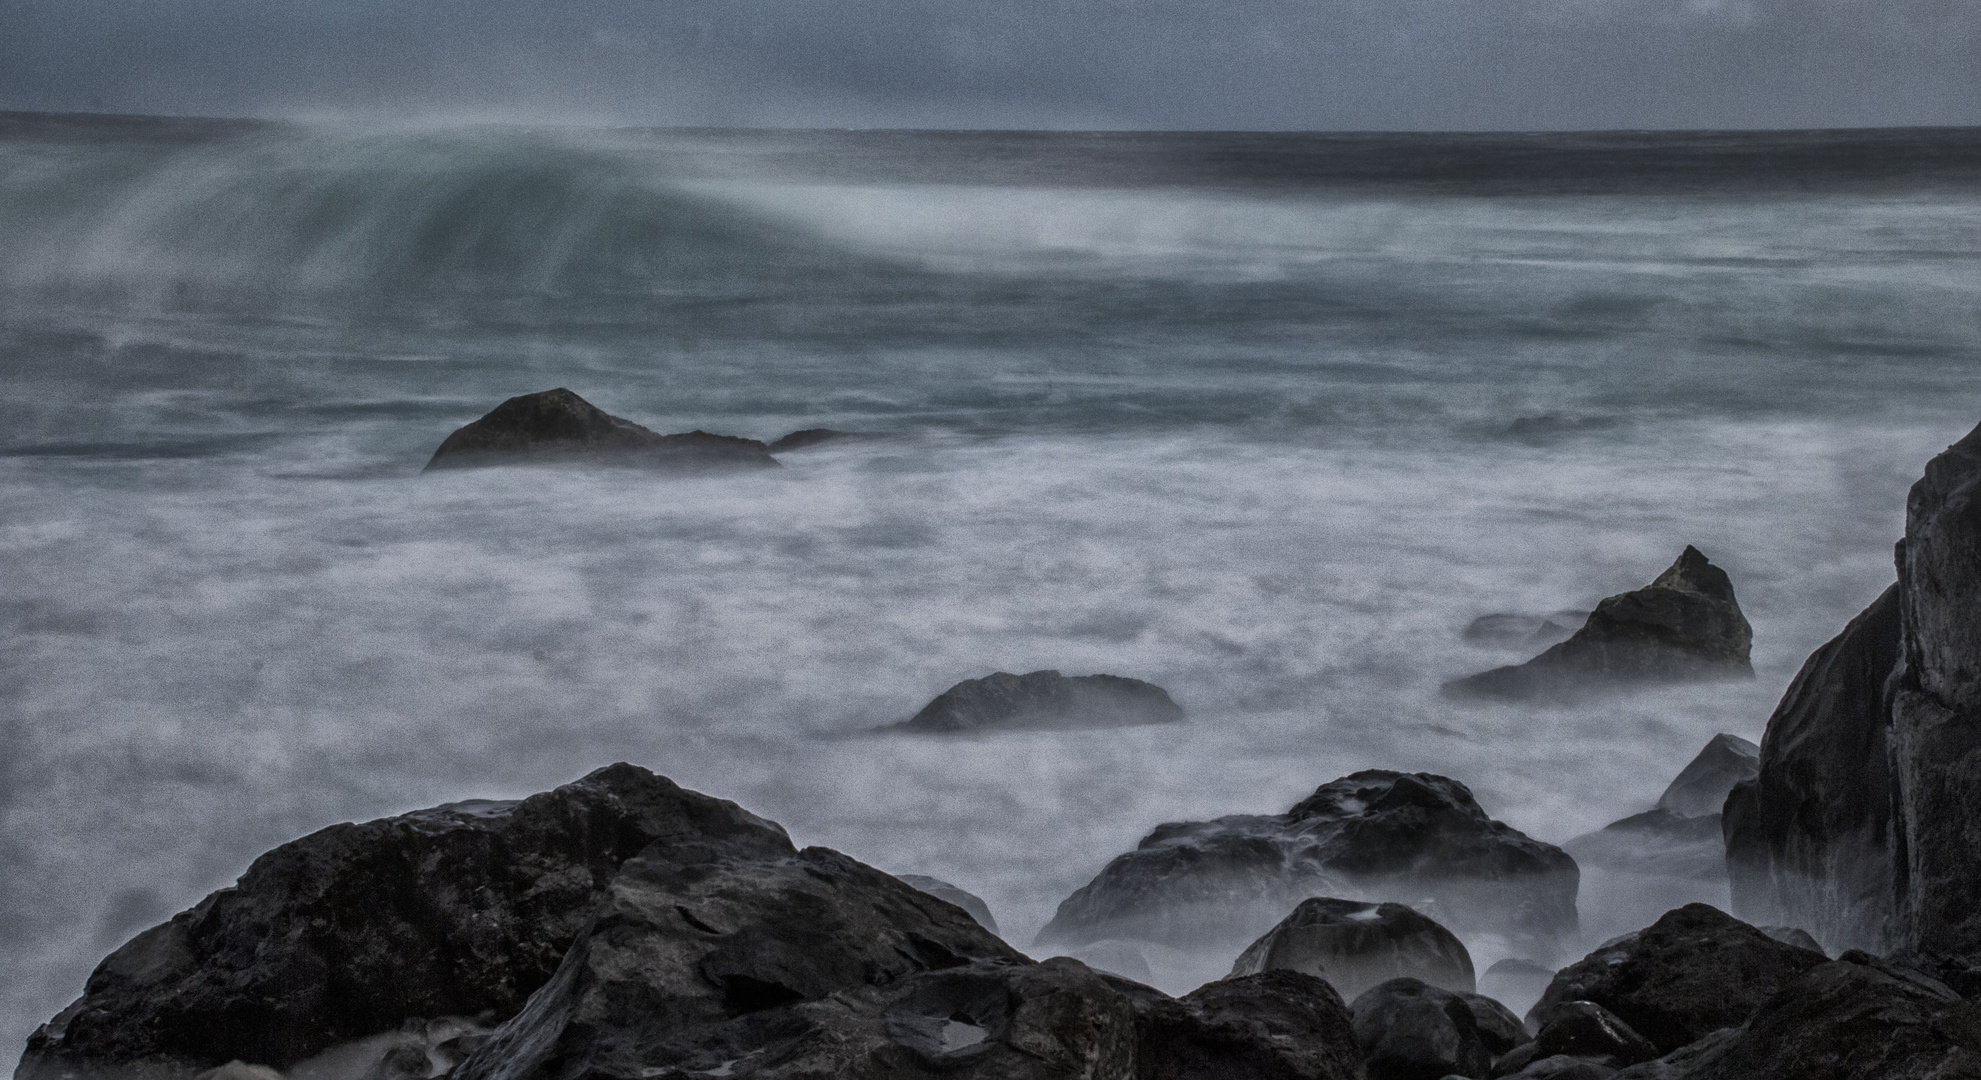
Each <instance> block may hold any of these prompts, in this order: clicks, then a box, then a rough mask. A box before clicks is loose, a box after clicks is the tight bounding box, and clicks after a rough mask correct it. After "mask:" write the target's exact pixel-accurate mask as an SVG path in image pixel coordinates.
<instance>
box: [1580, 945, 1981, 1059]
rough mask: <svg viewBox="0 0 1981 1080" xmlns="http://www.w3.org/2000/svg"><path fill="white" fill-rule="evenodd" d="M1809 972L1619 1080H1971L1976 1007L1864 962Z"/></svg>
mask: <svg viewBox="0 0 1981 1080" xmlns="http://www.w3.org/2000/svg"><path fill="white" fill-rule="evenodd" d="M1853 956H1854V959H1845V960H1840V961H1836V962H1832V963H1826V964H1821V965H1818V966H1816V967H1814V968H1811V969H1809V970H1808V971H1806V972H1804V973H1803V974H1802V975H1800V976H1798V977H1797V978H1796V979H1795V980H1794V981H1792V982H1791V983H1790V984H1788V985H1787V986H1786V987H1784V988H1783V992H1782V993H1780V994H1778V995H1776V996H1774V997H1773V998H1771V999H1770V1000H1768V1001H1767V1002H1765V1003H1764V1004H1763V1005H1762V1006H1761V1007H1760V1008H1759V1009H1757V1010H1756V1011H1755V1013H1754V1015H1753V1016H1752V1017H1751V1018H1750V1019H1749V1020H1747V1021H1746V1022H1745V1023H1744V1024H1742V1025H1740V1026H1739V1027H1737V1028H1735V1029H1733V1030H1731V1031H1726V1032H1721V1033H1719V1034H1717V1035H1713V1036H1710V1037H1708V1038H1705V1039H1702V1040H1700V1041H1699V1042H1698V1043H1695V1044H1694V1045H1692V1046H1688V1047H1686V1048H1684V1049H1681V1050H1679V1051H1677V1052H1675V1053H1671V1054H1668V1055H1666V1056H1665V1057H1663V1058H1660V1059H1658V1060H1657V1061H1653V1062H1649V1063H1646V1064H1643V1065H1638V1066H1635V1067H1633V1068H1630V1069H1626V1070H1624V1071H1623V1072H1621V1073H1618V1074H1617V1077H1618V1080H1858V1078H1870V1077H1876V1078H1877V1080H1929V1078H1930V1080H1955V1078H1960V1080H1973V1078H1975V1077H1981V1007H1977V1006H1976V1005H1975V1004H1974V1003H1972V1002H1967V1001H1962V1000H1961V999H1960V998H1959V997H1957V996H1955V995H1954V994H1953V993H1952V992H1951V991H1949V990H1947V989H1946V988H1945V987H1944V986H1939V985H1937V984H1934V983H1932V982H1931V981H1930V980H1926V979H1921V978H1919V977H1916V976H1910V975H1909V974H1908V973H1906V972H1903V971H1899V970H1897V969H1893V968H1891V967H1890V966H1888V965H1883V964H1879V963H1877V962H1875V961H1871V960H1870V958H1869V957H1867V956H1864V955H1863V954H1853Z"/></svg>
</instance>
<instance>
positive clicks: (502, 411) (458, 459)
mask: <svg viewBox="0 0 1981 1080" xmlns="http://www.w3.org/2000/svg"><path fill="white" fill-rule="evenodd" d="M548 464H600V465H622V466H635V467H646V468H662V469H723V468H776V467H777V459H776V458H773V457H771V456H770V453H769V448H768V447H766V446H765V445H764V444H763V443H761V442H758V441H757V440H755V439H740V438H736V437H734V436H730V435H713V434H710V433H709V432H706V431H690V432H685V433H683V434H679V435H662V434H660V433H659V432H656V431H652V430H649V429H648V428H644V427H641V426H640V425H638V424H635V423H634V422H632V421H631V420H626V419H623V418H621V417H617V416H612V415H610V414H608V413H607V412H605V411H604V410H603V409H600V408H599V407H597V406H596V405H593V404H592V403H591V402H589V401H586V400H585V399H584V398H581V397H579V396H578V395H576V394H574V393H572V392H571V391H569V390H566V389H564V388H562V387H559V388H557V389H555V390H545V391H543V392H542V393H537V394H524V395H522V396H521V397H513V398H510V399H509V400H507V401H505V402H503V403H502V404H500V405H497V406H496V407H495V408H494V409H491V410H490V411H489V412H488V414H487V415H486V416H483V417H482V418H481V419H479V420H477V421H475V422H474V423H472V424H469V425H467V426H466V427H463V428H460V429H458V430H456V431H455V432H454V433H453V434H451V435H449V436H447V439H446V440H445V441H444V442H442V443H441V444H440V448H439V449H437V450H435V451H434V452H433V458H432V459H431V460H430V461H428V462H427V465H426V467H427V469H428V470H434V469H463V468H479V467H484V466H493V465H548Z"/></svg>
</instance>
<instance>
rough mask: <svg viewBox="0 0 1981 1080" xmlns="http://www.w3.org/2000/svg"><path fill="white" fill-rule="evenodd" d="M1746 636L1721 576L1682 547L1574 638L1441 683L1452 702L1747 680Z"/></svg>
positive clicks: (1605, 605) (1603, 607)
mask: <svg viewBox="0 0 1981 1080" xmlns="http://www.w3.org/2000/svg"><path fill="white" fill-rule="evenodd" d="M1753 639H1754V632H1753V630H1752V629H1751V628H1750V627H1749V626H1748V625H1747V618H1746V616H1744V615H1742V614H1741V613H1740V605H1739V603H1738V602H1737V601H1736V600H1735V599H1734V595H1733V583H1732V581H1730V580H1728V578H1727V575H1726V571H1724V570H1721V569H1720V568H1719V567H1717V566H1714V565H1713V564H1712V563H1710V562H1708V561H1707V559H1706V556H1704V555H1702V554H1700V553H1699V550H1698V549H1697V548H1693V547H1687V548H1686V549H1685V551H1684V552H1683V553H1682V554H1680V555H1679V557H1678V561H1676V562H1674V563H1672V564H1671V567H1670V568H1669V569H1667V570H1666V571H1665V572H1664V573H1662V574H1660V575H1658V578H1657V580H1655V581H1653V582H1651V584H1649V585H1647V586H1645V587H1644V588H1642V589H1638V590H1636V591H1634V592H1627V593H1619V594H1617V595H1615V596H1612V597H1609V598H1607V599H1605V600H1604V601H1603V602H1602V603H1600V604H1597V605H1596V610H1595V611H1594V612H1593V613H1591V614H1590V616H1589V620H1588V621H1587V622H1586V623H1584V624H1583V625H1582V628H1581V629H1580V630H1577V631H1576V632H1575V635H1574V636H1573V637H1571V638H1569V639H1568V640H1567V641H1564V642H1562V643H1560V644H1558V645H1555V646H1553V647H1551V648H1549V649H1548V650H1547V651H1546V652H1544V653H1542V654H1541V655H1539V656H1537V657H1535V658H1534V659H1532V660H1529V661H1527V662H1526V663H1525V664H1519V665H1515V666H1512V667H1502V668H1494V669H1493V670H1491V671H1486V672H1481V673H1480V674H1477V675H1472V676H1468V677H1466V678H1463V679H1454V680H1453V681H1451V682H1448V683H1446V684H1445V691H1446V692H1447V693H1448V694H1453V695H1456V696H1461V697H1463V696H1479V697H1497V698H1529V697H1548V696H1562V695H1573V694H1576V693H1579V692H1582V691H1585V690H1588V689H1592V688H1597V687H1601V686H1604V685H1617V684H1629V683H1633V682H1668V681H1674V680H1688V679H1724V678H1747V677H1752V675H1753V674H1754V669H1753V666H1752V665H1751V664H1750V663H1749V662H1748V650H1749V648H1750V647H1751V646H1752V644H1753Z"/></svg>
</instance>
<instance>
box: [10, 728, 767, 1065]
mask: <svg viewBox="0 0 1981 1080" xmlns="http://www.w3.org/2000/svg"><path fill="white" fill-rule="evenodd" d="M661 841H665V842H667V843H668V844H670V845H672V846H675V847H678V848H679V849H680V850H682V851H684V852H686V851H696V852H702V853H705V857H707V858H710V859H715V858H718V857H731V858H742V857H749V858H786V857H789V856H791V855H793V854H795V852H794V851H793V849H792V847H791V842H790V840H789V839H787V838H786V837H785V835H784V830H782V829H781V828H779V827H778V826H777V825H775V824H773V823H771V822H769V821H765V820H764V819H762V818H759V817H757V816H755V815H753V814H751V813H749V812H747V811H745V810H743V809H741V808H740V807H738V806H736V805H735V804H734V803H729V802H724V801H723V800H720V799H712V798H709V797H708V796H705V795H700V794H697V793H695V792H692V791H687V790H684V789H682V788H680V787H677V786H676V785H674V784H673V783H672V782H671V781H668V780H666V779H664V778H662V777H657V776H654V775H653V774H651V773H648V772H646V770H644V769H639V768H636V767H634V766H630V765H614V766H610V767H607V768H604V769H600V770H598V771H597V772H595V773H593V774H591V775H590V776H587V777H585V778H584V779H583V780H580V781H578V782H576V783H572V784H567V785H565V786H563V787H560V788H558V789H556V790H555V791H551V792H547V793H544V794H541V795H533V796H531V797H530V798H527V799H524V800H522V801H520V802H513V803H509V802H503V803H496V802H472V803H458V804H453V805H449V806H441V807H436V808H434V809H432V810H423V811H419V812H416V813H412V814H405V815H402V816H400V817H395V818H386V819H383V820H379V821H372V822H367V823H365V824H362V825H348V824H347V825H333V826H331V827H330V828H327V829H323V830H321V831H319V832H316V833H312V834H311V835H309V836H306V837H303V838H302V839H300V840H296V841H293V842H291V843H288V844H284V845H282V846H281V847H278V848H276V849H274V850H273V851H270V852H268V853H267V854H265V855H263V856H261V857H260V858H259V859H256V860H255V862H254V864H253V865H252V866H250V867H249V868H248V871H247V873H245V874H243V875H242V876H241V879H240V881H239V883H238V884H236V885H235V886H233V887H232V888H228V889H222V890H221V891H219V892H216V893H214V894H213V895H212V896H209V897H207V898H206V899H205V900H203V901H201V902H200V903H199V904H198V905H197V906H195V907H194V908H193V909H192V910H190V911H186V912H183V913H181V914H179V915H177V916H174V917H173V919H172V920H171V921H170V922H167V923H165V924H163V925H160V926H157V927H153V928H152V929H150V930H147V931H145V932H144V933H142V934H139V935H138V936H137V937H136V938H133V939H132V940H131V941H130V942H129V943H128V944H126V945H124V946H123V947H122V948H120V949H118V950H117V951H115V952H113V953H111V954H110V956H109V957H108V958H106V959H105V960H104V961H103V963H102V964H101V965H99V966H98V967H97V969H96V971H95V973H93V974H92V975H91V976H90V978H89V981H88V983H87V984H86V986H85V989H84V991H83V996H82V997H81V998H80V999H78V1000H77V1001H76V1002H75V1003H74V1004H73V1005H70V1006H69V1007H68V1008H67V1009H64V1010H63V1011H62V1013H61V1014H60V1015H58V1016H57V1017H56V1018H55V1019H54V1020H52V1021H50V1022H49V1023H48V1024H46V1025H44V1026H43V1027H42V1028H41V1029H40V1030H39V1031H37V1032H36V1033H35V1034H34V1035H33V1036H32V1037H31V1038H30V1039H29V1041H28V1047H27V1053H26V1055H25V1056H24V1057H23V1058H22V1077H23V1078H24V1080H26V1078H29V1077H43V1076H48V1077H52V1076H57V1075H60V1074H61V1073H62V1072H63V1071H65V1070H72V1069H73V1070H83V1071H87V1070H89V1069H90V1068H92V1067H97V1066H101V1065H105V1064H111V1063H117V1064H124V1065H130V1064H138V1063H145V1064H151V1063H155V1064H158V1065H160V1066H162V1067H165V1068H168V1069H171V1068H179V1067H184V1068H190V1069H194V1070H198V1069H205V1068H211V1067H213V1066H216V1065H220V1064H223V1063H225V1062H227V1061H230V1060H233V1059H236V1058H239V1059H241V1060H243V1061H247V1062H251V1063H256V1064H265V1065H273V1066H276V1067H278V1068H282V1067H286V1066H288V1065H290V1064H292V1063H294V1062H296V1061H298V1060H301V1059H303V1058H306V1057H309V1056H310V1055H312V1054H315V1053H317V1052H318V1051H320V1050H322V1049H324V1048H325V1047H328V1046H330V1045H332V1044H334V1043H338V1042H342V1041H346V1040H349V1039H355V1038H359V1037H362V1036H367V1035H373V1034H376V1033H378V1032H381V1031H389V1030H393V1029H396V1028H397V1027H399V1025H400V1024H401V1023H403V1022H404V1021H405V1020H407V1019H409V1018H415V1017H439V1016H449V1015H456V1016H474V1015H476V1014H479V1013H482V1012H485V1011H490V1010H493V1011H494V1012H496V1013H499V1014H502V1015H507V1014H510V1013H513V1012H515V1011H516V1010H517V1009H519V1008H521V1007H522V1004H523V1002H524V1000H525V999H526V998H527V997H528V996H529V995H530V994H531V993H532V992H533V991H535V990H536V989H537V988H538V987H539V986H542V985H543V984H544V982H545V981H546V980H548V979H549V978H550V976H551V973H552V972H553V971H555V970H556V968H557V965H558V963H559V961H560V960H561V959H562V957H563V955H564V952H565V950H566V949H567V948H568V947H569V946H570V944H571V942H572V941H573V940H574V939H575V938H576V937H577V935H578V933H579V930H580V929H581V928H582V927H583V926H584V924H585V922H586V921H587V920H588V919H590V918H591V916H592V912H593V910H594V908H595V907H596V905H597V904H598V902H599V901H600V900H601V899H602V898H603V897H604V896H605V895H606V893H607V891H608V890H609V888H610V887H611V883H612V881H613V880H614V878H615V877H616V876H617V874H618V872H619V868H620V866H621V865H622V864H623V863H624V862H625V861H626V860H627V859H630V858H632V857H633V856H634V855H636V854H638V853H639V852H640V851H642V850H644V849H646V848H647V847H649V846H651V845H653V844H655V843H656V842H661Z"/></svg>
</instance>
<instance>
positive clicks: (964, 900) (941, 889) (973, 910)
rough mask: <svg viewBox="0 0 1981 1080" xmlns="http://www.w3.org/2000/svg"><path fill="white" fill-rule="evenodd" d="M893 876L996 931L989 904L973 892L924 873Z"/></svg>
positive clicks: (985, 927)
mask: <svg viewBox="0 0 1981 1080" xmlns="http://www.w3.org/2000/svg"><path fill="white" fill-rule="evenodd" d="M894 876H895V877H897V878H900V879H901V880H902V881H905V882H907V883H908V884H910V885H913V886H914V887H916V888H917V889H920V890H922V891H923V892H925V893H928V894H929V895H930V896H934V897H938V898H940V899H943V900H947V901H949V902H950V903H952V904H955V905H956V906H957V907H960V908H962V909H963V910H964V911H967V912H969V913H970V917H971V918H973V919H975V920H977V923H978V925H980V926H982V927H983V928H984V929H986V930H989V931H990V932H991V933H993V934H995V933H997V920H996V919H993V918H991V911H990V905H989V904H986V903H984V901H983V899H982V898H981V897H979V896H977V895H976V894H975V893H970V892H965V891H964V890H962V889H959V888H957V887H956V886H954V885H951V884H950V883H949V882H947V881H944V880H942V879H941V878H932V877H929V876H927V875H925V874H896V875H894Z"/></svg>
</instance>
